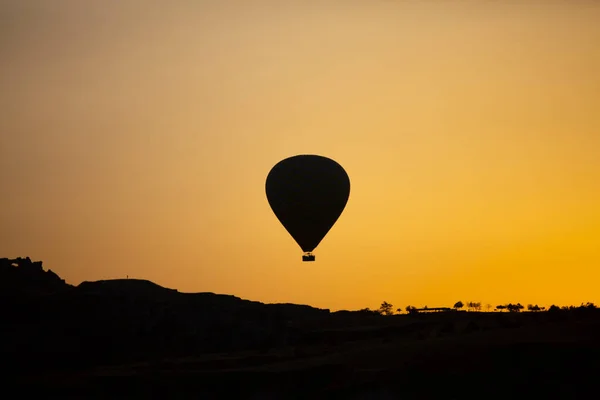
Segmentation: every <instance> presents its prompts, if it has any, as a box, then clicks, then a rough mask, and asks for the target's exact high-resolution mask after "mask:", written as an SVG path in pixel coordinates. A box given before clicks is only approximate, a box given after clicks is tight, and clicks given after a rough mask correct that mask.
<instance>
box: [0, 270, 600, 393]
mask: <svg viewBox="0 0 600 400" xmlns="http://www.w3.org/2000/svg"><path fill="white" fill-rule="evenodd" d="M0 282H1V284H0V290H1V292H0V295H1V299H2V302H3V313H2V317H1V318H2V330H1V332H2V333H1V334H0V351H1V354H2V361H3V364H4V365H5V366H8V368H5V370H6V371H7V372H5V373H4V374H5V377H10V381H11V382H12V384H13V385H19V386H21V388H22V389H23V390H42V389H43V390H44V393H45V396H46V397H48V396H52V395H53V394H60V395H61V396H67V395H72V396H74V397H76V398H111V399H112V398H151V397H154V398H239V399H244V398H249V399H250V398H253V399H267V398H273V399H287V398H311V399H312V398H343V399H359V398H362V399H376V398H381V399H384V398H385V399H394V398H399V399H415V398H434V399H436V398H442V397H443V398H445V399H453V398H457V399H458V398H461V399H462V398H484V399H490V398H507V397H522V396H528V397H530V398H531V396H536V397H535V398H565V399H574V398H586V399H587V398H590V399H592V398H598V397H599V396H600V393H599V391H598V386H597V384H596V381H597V379H596V378H597V374H598V371H600V315H599V313H598V311H597V310H595V309H590V308H578V309H573V310H569V311H564V310H553V311H548V312H535V313H475V312H469V313H467V312H445V313H436V314H423V315H399V316H382V315H377V314H374V313H370V312H348V311H346V312H335V313H332V312H330V311H329V310H321V309H316V308H313V307H309V306H301V305H293V304H262V303H259V302H253V301H248V300H242V299H240V298H237V297H234V296H226V295H217V294H213V293H194V294H190V293H179V292H177V291H176V290H171V289H165V288H163V287H161V286H159V285H156V284H154V283H152V282H149V281H144V280H133V279H127V280H110V281H99V282H84V283H82V284H80V285H79V286H71V285H68V284H67V283H65V282H64V281H63V280H61V279H60V278H59V277H58V276H57V275H56V274H54V273H51V272H50V271H44V270H43V269H42V264H41V263H32V262H31V260H29V259H17V260H8V259H0ZM125 378H126V379H125ZM22 393H24V392H22Z"/></svg>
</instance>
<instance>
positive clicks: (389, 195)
mask: <svg viewBox="0 0 600 400" xmlns="http://www.w3.org/2000/svg"><path fill="white" fill-rule="evenodd" d="M0 7H1V8H0V54H2V56H1V58H0V87H1V88H2V90H0V185H1V187H2V188H3V190H2V196H0V225H1V226H2V228H3V229H2V231H1V232H0V257H17V256H30V257H31V258H32V259H35V260H43V261H44V265H45V267H46V268H50V269H52V270H54V271H56V272H57V273H58V274H59V275H60V276H61V277H63V278H65V279H66V280H67V282H70V283H73V284H78V283H79V282H81V281H83V280H97V279H111V278H122V277H125V276H126V275H129V276H130V277H136V278H145V279H150V280H152V281H155V282H157V283H159V284H161V285H163V286H166V287H171V288H177V289H179V290H180V291H187V292H198V291H212V292H217V293H227V294H234V295H236V296H239V297H242V298H247V299H252V300H259V301H264V302H293V303H303V304H311V305H314V306H317V307H324V308H330V309H332V310H336V309H358V308H363V307H371V308H376V307H378V306H379V304H380V303H381V302H382V301H383V300H387V301H388V302H391V303H393V304H394V305H395V306H396V307H400V306H402V307H405V306H406V305H408V304H412V305H416V306H424V305H428V306H429V307H434V306H448V305H452V304H453V303H454V302H455V301H457V300H462V301H464V302H467V301H481V302H482V303H483V304H486V303H492V304H494V305H496V304H499V303H502V302H516V301H520V302H521V303H523V304H527V303H539V304H544V305H549V304H552V303H558V304H579V303H581V302H582V301H583V302H586V301H595V302H600V297H598V296H599V293H600V292H599V291H598V282H599V278H600V207H599V205H600V109H599V107H600V74H598V71H600V47H599V45H598V44H599V43H600V24H598V23H597V22H598V21H600V4H599V3H598V2H593V1H569V2H567V1H558V0H556V1H555V0H547V1H543V2H542V1H530V2H527V1H495V2H488V1H456V2H438V1H419V2H417V1H412V2H411V1H399V0H398V1H392V0H389V1H384V0H381V1H368V0H360V1H359V0H343V1H342V0H324V1H317V0H314V1H313V0H308V1H306V0H298V1H280V0H269V1H267V0H257V1H246V0H237V1H233V0H218V1H217V0H215V1H194V2H192V1H185V0H171V1H169V2H158V1H146V0H137V1H133V0H128V1H125V0H119V1H117V0H110V1H109V0H103V1H102V2H82V1H79V0H70V1H68V0H53V1H50V0H40V1H36V2H25V1H22V0H11V1H7V0H0ZM300 153H313V154H321V155H325V156H328V157H331V158H333V159H335V160H336V161H338V162H339V163H340V164H341V165H342V166H344V168H345V169H346V171H347V172H348V174H349V176H350V179H351V184H352V191H351V196H350V200H349V202H348V205H347V207H346V210H345V211H344V213H343V214H342V216H341V218H340V219H339V221H338V223H337V224H336V225H335V226H334V228H333V229H332V230H331V231H330V233H329V234H328V236H327V237H326V238H325V239H324V240H323V242H321V244H320V246H319V247H318V248H317V249H316V251H315V254H316V256H317V261H316V262H315V263H302V261H301V255H302V252H301V250H300V249H299V247H298V246H297V245H296V243H295V242H294V241H293V240H292V239H291V237H290V236H289V235H288V234H287V232H286V231H285V230H284V228H283V227H282V226H281V225H280V224H279V222H278V221H277V219H276V218H275V216H274V215H273V213H272V211H271V209H270V208H269V205H268V202H267V200H266V196H265V192H264V184H265V179H266V176H267V174H268V172H269V170H270V168H271V167H272V166H273V165H274V164H275V163H277V162H278V161H279V160H281V159H283V158H285V157H288V156H291V155H295V154H300Z"/></svg>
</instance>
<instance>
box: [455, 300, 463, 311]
mask: <svg viewBox="0 0 600 400" xmlns="http://www.w3.org/2000/svg"><path fill="white" fill-rule="evenodd" d="M464 306H465V305H464V304H463V302H462V301H457V302H456V303H454V306H453V307H452V308H454V309H455V310H456V311H458V310H460V309H461V308H463V307H464Z"/></svg>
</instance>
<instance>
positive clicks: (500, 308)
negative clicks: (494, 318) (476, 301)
mask: <svg viewBox="0 0 600 400" xmlns="http://www.w3.org/2000/svg"><path fill="white" fill-rule="evenodd" d="M496 310H498V311H504V310H506V306H503V305H502V304H500V305H497V306H496Z"/></svg>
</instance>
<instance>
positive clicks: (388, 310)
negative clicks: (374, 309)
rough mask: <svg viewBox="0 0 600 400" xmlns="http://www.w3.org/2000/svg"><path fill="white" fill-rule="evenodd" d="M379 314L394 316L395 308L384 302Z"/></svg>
mask: <svg viewBox="0 0 600 400" xmlns="http://www.w3.org/2000/svg"><path fill="white" fill-rule="evenodd" d="M379 313H380V314H381V315H394V306H393V305H391V304H390V303H388V302H387V301H384V302H383V303H381V306H380V307H379Z"/></svg>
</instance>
